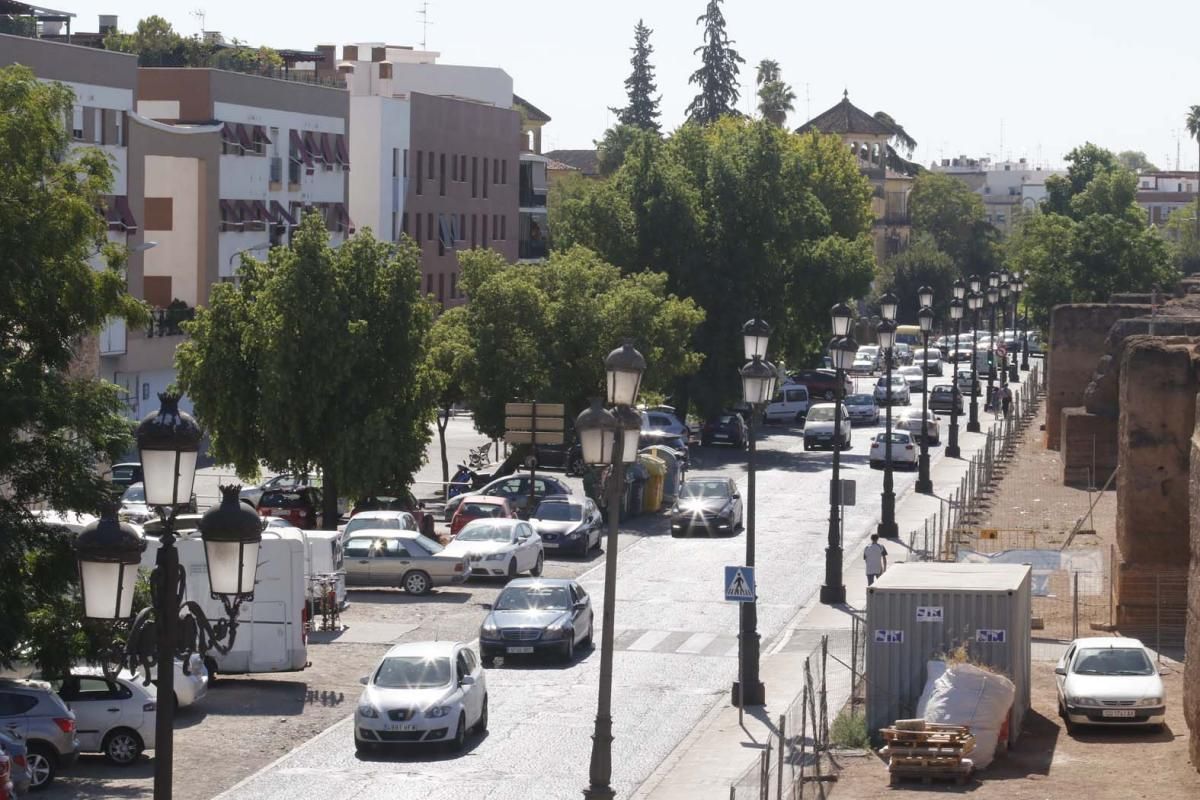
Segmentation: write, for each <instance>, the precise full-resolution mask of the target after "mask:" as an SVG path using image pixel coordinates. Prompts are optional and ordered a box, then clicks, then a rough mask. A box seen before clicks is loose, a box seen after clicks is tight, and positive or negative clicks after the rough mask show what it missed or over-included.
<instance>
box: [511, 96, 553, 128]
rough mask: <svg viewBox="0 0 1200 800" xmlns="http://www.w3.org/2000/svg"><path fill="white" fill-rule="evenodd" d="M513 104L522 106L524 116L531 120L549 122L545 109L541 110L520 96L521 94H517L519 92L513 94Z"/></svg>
mask: <svg viewBox="0 0 1200 800" xmlns="http://www.w3.org/2000/svg"><path fill="white" fill-rule="evenodd" d="M513 105H514V106H521V107H522V108H524V109H525V116H526V117H528V118H529V119H530V120H532V121H533V122H549V121H550V115H549V114H547V113H546V112H545V111H542V110H541V109H540V108H538V107H537V106H535V105H534V104H533V103H531V102H529V101H528V100H526V99H525V98H524V97H521V95H519V94H513Z"/></svg>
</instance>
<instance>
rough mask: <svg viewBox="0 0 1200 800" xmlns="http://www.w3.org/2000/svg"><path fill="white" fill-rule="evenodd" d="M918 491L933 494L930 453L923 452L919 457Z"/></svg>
mask: <svg viewBox="0 0 1200 800" xmlns="http://www.w3.org/2000/svg"><path fill="white" fill-rule="evenodd" d="M917 470H918V473H917V474H918V477H917V492H919V493H920V494H933V481H932V480H931V479H930V477H929V453H921V455H919V456H918V457H917Z"/></svg>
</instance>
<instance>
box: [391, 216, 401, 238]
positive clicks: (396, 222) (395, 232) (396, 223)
mask: <svg viewBox="0 0 1200 800" xmlns="http://www.w3.org/2000/svg"><path fill="white" fill-rule="evenodd" d="M399 228H400V214H399V213H398V212H395V211H393V212H392V241H393V242H394V241H396V240H397V239H399V238H400V230H399Z"/></svg>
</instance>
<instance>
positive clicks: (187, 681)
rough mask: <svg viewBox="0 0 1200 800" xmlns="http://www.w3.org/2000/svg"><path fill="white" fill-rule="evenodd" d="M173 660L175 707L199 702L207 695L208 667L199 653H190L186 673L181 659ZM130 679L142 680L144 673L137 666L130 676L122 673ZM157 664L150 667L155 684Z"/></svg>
mask: <svg viewBox="0 0 1200 800" xmlns="http://www.w3.org/2000/svg"><path fill="white" fill-rule="evenodd" d="M174 662H175V707H176V708H187V707H188V706H193V705H195V704H196V703H199V702H200V701H201V700H203V699H204V698H205V697H206V696H207V695H208V678H209V675H208V668H207V667H205V666H204V659H203V658H201V657H200V654H199V653H192V655H191V658H189V659H188V674H187V675H184V674H183V661H182V660H181V659H178V658H176V659H175V660H174ZM122 674H123V675H126V676H127V677H130V678H131V679H132V680H137V681H140V680H143V675H144V673H142V672H141V669H140V668H139V670H138V672H136V673H135V674H133V675H132V676H130V675H128V673H122ZM157 678H158V666H157V665H156V666H154V667H152V668H151V669H150V679H151V680H152V681H154V683H155V685H157Z"/></svg>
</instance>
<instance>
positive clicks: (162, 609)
mask: <svg viewBox="0 0 1200 800" xmlns="http://www.w3.org/2000/svg"><path fill="white" fill-rule="evenodd" d="M158 399H159V401H160V403H161V405H160V407H159V409H158V411H157V412H155V413H152V414H149V415H148V416H147V417H146V418H145V419H143V420H142V421H141V423H140V424H139V425H138V427H137V432H136V438H137V443H138V450H139V452H140V454H141V460H142V472H143V475H144V478H143V483H144V487H145V492H146V504H147V505H149V506H153V507H154V508H155V509H156V510H157V512H158V515H159V518H160V519H161V520H162V523H163V526H162V533H161V536H160V538H159V548H158V554H157V556H156V558H155V567H154V571H153V572H152V573H151V576H150V585H151V587H152V600H153V604H152V605H151V607H150V608H145V609H142V610H141V611H140V612H138V615H137V617H136V618H135V619H134V620H133V621H132V623H131V624H130V626H129V633H128V636H127V638H126V641H125V643H124V644H121V645H118V647H117V648H116V649H115V650H114V651H113V652H111V653H107V654H105V657H104V665H103V666H104V672H105V674H106V675H112V674H116V673H117V672H119V671H120V669H121V668H125V669H128V670H129V671H130V672H134V671H136V670H137V669H138V668H142V669H144V671H145V681H146V683H147V684H149V683H150V681H151V679H152V677H153V678H154V680H155V682H156V683H157V684H158V703H157V707H156V709H155V718H154V725H155V758H154V797H155V800H170V797H171V791H172V789H171V783H172V771H173V770H172V767H173V763H172V762H173V753H174V724H175V702H174V698H175V669H174V662H175V659H177V658H178V659H180V660H181V661H182V662H183V665H184V666H183V669H184V673H185V674H186V673H187V670H188V665H189V664H190V660H191V656H192V654H194V653H200V654H207V653H208V652H209V651H210V650H216V651H217V652H219V653H221V654H226V653H228V652H229V650H230V648H232V647H233V642H234V639H235V637H236V635H237V624H238V623H237V617H238V612H239V610H240V608H241V604H242V602H243V601H245V600H253V598H254V579H255V574H256V571H257V569H258V545H259V542H260V541H261V540H262V527H261V522H260V520H259V518H258V515H257V514H255V513H254V511H252V510H251V509H249V508H247V507H246V506H245V505H244V504H242V503H241V502H240V501H239V499H238V493H239V491H240V490H241V487H240V486H222V487H221V493H222V501H221V504H220V506H219V507H217V508H212V509H209V511H208V512H207V513H205V515H204V517H203V518H201V520H200V523H199V528H200V534H201V538H202V540H203V542H204V550H205V558H206V561H207V568H208V576H209V591H210V592H211V593H212V596H213V597H214V598H220V600H221V601H222V604H223V605H224V607H225V613H226V618H223V619H219V620H217V621H216V623H215V624H214V623H212V622H210V620H209V618H208V615H207V614H206V613H205V611H204V609H202V608H201V607H200V606H199V604H197V603H196V602H195V601H192V600H185V599H184V598H185V597H186V595H187V575H186V573H185V571H184V570H182V569H180V567H179V551H178V550H177V549H176V547H175V538H176V537H175V514H176V513H177V511H178V509H179V507H180V506H182V505H184V504H186V503H187V502H188V501H189V500H190V498H191V495H192V484H193V482H194V480H195V475H196V457H197V454H198V451H199V445H200V438H201V431H200V426H199V425H197V424H196V421H195V420H194V419H192V417H191V415H189V414H187V413H185V412H182V411H180V410H179V395H176V394H160V395H159V396H158ZM145 548H146V542H145V540H144V539H142V538H140V537H138V536H137V534H136V533H135V532H134V531H133V529H132V528H131V527H129V526H128V525H121V524H120V523H119V522H118V521H117V519H116V516H115V510H114V509H113V508H112V507H111V506H109V507H107V508H106V509H104V510H103V511H102V513H101V518H100V519H99V520H97V521H96V522H94V523H92V524H91V525H89V526H88V527H87V528H85V529H84V530H83V531H82V532H81V533H80V535H79V538H78V539H77V540H76V542H75V551H76V559H77V561H78V564H79V580H80V588H81V591H82V594H83V599H84V615H85V616H87V617H89V618H93V619H107V620H124V619H128V618H129V616H130V614H131V613H132V610H133V606H132V604H133V589H134V584H135V583H136V578H137V568H138V564H139V562H140V560H141V553H142V551H143V550H145ZM152 633H153V637H152V636H151V634H152ZM151 640H153V641H151ZM152 671H153V673H154V674H153V676H152Z"/></svg>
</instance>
